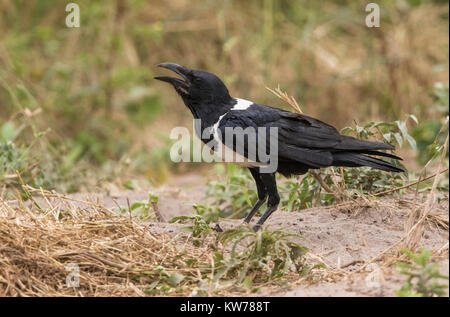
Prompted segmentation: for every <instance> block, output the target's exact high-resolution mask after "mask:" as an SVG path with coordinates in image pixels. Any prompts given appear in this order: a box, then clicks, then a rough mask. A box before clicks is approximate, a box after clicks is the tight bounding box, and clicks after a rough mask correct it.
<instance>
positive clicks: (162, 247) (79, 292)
mask: <svg viewBox="0 0 450 317" xmlns="http://www.w3.org/2000/svg"><path fill="white" fill-rule="evenodd" d="M46 193H48V192H44V191H42V194H43V201H44V202H41V204H48V207H46V208H45V210H46V212H42V211H41V210H40V208H38V207H36V205H33V206H31V207H29V206H27V205H26V204H25V203H23V202H22V201H20V199H18V201H17V202H16V203H10V202H8V201H5V200H1V199H0V296H143V295H145V293H144V292H145V290H146V289H148V287H149V285H151V284H152V283H153V282H155V281H158V280H160V277H161V266H162V267H164V272H167V273H168V274H169V275H170V274H171V273H172V272H177V273H178V274H180V273H181V274H183V275H184V276H186V277H187V278H185V279H184V280H183V281H181V282H180V283H179V284H178V285H177V287H176V288H173V293H169V295H187V294H188V292H189V288H188V287H185V286H187V285H188V284H189V283H191V281H192V280H193V279H192V277H193V276H197V269H193V268H189V267H187V265H186V263H187V259H196V260H198V261H199V262H202V261H204V263H205V262H206V261H208V259H207V258H205V255H204V252H202V250H201V249H200V248H196V247H193V246H192V245H191V244H189V243H177V241H176V239H177V238H176V237H175V238H174V237H172V236H169V235H167V234H164V233H161V234H155V233H151V232H149V231H148V230H146V228H145V227H144V226H142V225H139V224H138V223H135V222H134V221H133V220H130V219H129V218H127V217H123V216H117V215H115V214H114V213H113V212H111V211H109V210H107V209H106V208H104V207H102V206H100V205H98V204H95V203H92V202H82V203H80V201H78V202H77V204H78V206H77V207H75V206H74V204H73V202H71V199H70V198H69V197H66V196H62V195H58V196H59V197H57V198H55V197H52V196H56V194H55V193H53V194H49V195H47V194H46ZM36 203H37V202H36ZM80 205H81V207H80ZM70 263H73V264H76V265H78V267H79V271H80V275H79V280H80V283H79V287H67V284H66V279H67V277H68V274H69V273H70V272H71V271H67V270H66V269H67V267H68V264H70ZM155 268H159V269H155ZM189 277H190V278H189Z"/></svg>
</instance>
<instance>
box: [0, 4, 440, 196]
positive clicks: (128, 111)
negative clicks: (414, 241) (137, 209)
mask: <svg viewBox="0 0 450 317" xmlns="http://www.w3.org/2000/svg"><path fill="white" fill-rule="evenodd" d="M68 2H69V1H61V0H26V1H25V0H0V184H1V185H3V189H4V188H5V187H11V186H15V185H20V183H21V182H24V183H28V184H31V185H32V186H43V187H45V188H56V189H58V190H62V191H66V192H72V191H80V190H86V189H92V188H98V187H99V186H100V187H101V186H103V185H102V184H104V183H107V182H116V183H118V184H122V185H124V186H125V187H126V186H129V187H132V185H131V183H130V180H132V179H134V178H136V177H139V178H142V179H146V180H148V181H150V182H152V183H161V182H164V181H166V180H167V179H168V177H169V175H171V174H172V173H181V172H184V171H186V170H189V169H190V168H192V166H194V167H195V166H197V167H198V165H194V164H171V162H170V158H169V155H168V153H169V148H170V144H171V141H170V139H169V138H168V135H169V133H170V130H171V129H172V128H173V127H174V126H180V125H183V126H187V127H189V128H191V126H192V118H191V114H190V112H189V111H188V110H187V109H186V108H185V107H184V105H183V104H182V102H181V100H180V99H179V97H178V96H176V94H175V93H174V91H173V89H171V88H170V87H168V86H167V85H163V84H161V83H160V82H157V81H155V80H153V76H154V75H156V73H157V72H160V71H161V69H157V68H156V67H155V65H156V64H158V63H160V62H167V61H170V62H176V63H178V64H182V65H185V66H188V67H190V68H201V69H206V70H209V71H211V72H214V73H216V74H218V75H219V76H220V77H221V78H222V79H223V80H224V81H225V83H226V84H227V85H228V87H229V89H230V92H231V94H232V95H233V96H238V97H241V98H246V99H251V100H255V101H258V102H261V103H266V104H270V105H273V106H278V107H286V105H284V104H283V103H282V101H281V100H279V99H277V98H276V97H275V96H273V95H272V94H270V93H269V92H268V91H267V90H266V89H265V86H267V87H271V88H273V87H277V86H278V85H280V86H281V87H282V88H283V90H285V91H287V92H288V93H289V94H290V95H292V96H294V97H295V98H296V99H297V100H298V101H299V103H300V104H301V106H302V109H303V111H304V112H305V113H308V114H309V115H312V116H316V117H318V118H320V119H321V120H323V121H325V122H328V123H330V124H333V125H335V126H336V127H338V128H344V127H345V126H349V125H350V126H352V125H355V123H356V124H359V125H364V124H365V123H367V122H369V121H394V120H397V119H402V120H404V119H405V118H406V117H407V115H408V114H414V115H415V116H416V117H417V118H418V121H419V124H418V125H417V124H415V123H414V122H413V121H411V120H409V121H408V127H409V128H410V131H412V132H411V134H412V135H413V136H414V137H415V139H416V141H417V146H418V149H417V151H413V150H412V149H410V148H408V145H407V144H405V146H404V148H402V149H400V153H401V154H402V155H404V156H405V157H406V158H407V160H406V163H405V165H406V166H407V167H409V168H412V169H414V168H417V167H420V166H421V165H423V164H425V163H426V162H427V160H428V159H429V156H430V154H429V152H428V150H427V148H428V147H429V145H430V144H432V143H433V141H434V139H435V138H436V135H437V134H438V132H439V131H440V130H441V128H442V125H443V124H445V123H444V120H443V118H445V117H446V116H448V102H449V101H448V100H449V95H448V94H449V93H448V76H449V61H448V58H449V42H448V41H449V40H448V37H449V24H448V23H449V7H448V2H447V1H431V0H428V1H427V0H395V1H387V0H383V1H377V3H378V4H379V6H380V8H381V27H379V28H368V27H366V25H365V18H366V15H367V14H368V13H367V12H365V6H366V4H367V3H368V2H370V1H350V0H332V1H306V0H304V1H300V0H298V1H287V0H279V1H275V0H258V1H237V0H227V1H211V0H174V1H157V0H152V1H144V0H110V1H88V0H78V1H75V2H76V3H77V4H79V6H80V11H81V12H80V13H81V27H80V28H67V27H66V26H65V19H66V15H67V14H68V13H67V12H65V6H66V5H67V3H68ZM444 137H445V135H444ZM16 171H19V172H20V177H19V175H18V174H17V173H16ZM127 184H128V185H127ZM0 190H2V189H1V188H0Z"/></svg>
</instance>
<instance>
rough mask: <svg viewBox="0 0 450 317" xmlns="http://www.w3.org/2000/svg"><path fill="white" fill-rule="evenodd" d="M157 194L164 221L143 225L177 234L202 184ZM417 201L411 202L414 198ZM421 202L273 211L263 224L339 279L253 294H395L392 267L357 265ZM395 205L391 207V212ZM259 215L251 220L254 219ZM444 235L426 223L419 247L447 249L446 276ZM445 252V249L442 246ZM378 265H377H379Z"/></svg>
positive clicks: (116, 199)
mask: <svg viewBox="0 0 450 317" xmlns="http://www.w3.org/2000/svg"><path fill="white" fill-rule="evenodd" d="M155 192H156V193H157V194H158V196H159V202H158V212H159V213H160V216H161V218H162V219H163V221H161V222H148V223H147V224H146V225H147V226H148V229H149V230H150V231H154V232H166V233H172V234H175V233H178V232H179V229H180V227H181V226H183V225H181V224H171V223H168V221H169V220H170V219H171V218H173V217H174V216H179V215H189V214H191V213H192V212H193V209H192V207H191V205H192V203H194V202H199V201H201V200H202V199H204V193H205V185H204V184H203V183H202V180H201V178H199V177H196V176H192V175H187V176H182V177H178V178H176V179H175V181H172V182H170V183H168V184H166V185H165V186H162V187H160V188H158V189H156V190H155ZM72 196H73V197H74V198H78V199H82V200H86V199H89V200H92V201H99V202H101V204H102V205H104V206H105V207H107V208H114V207H117V206H118V205H120V206H126V205H127V203H128V202H127V200H128V201H129V202H131V203H133V202H135V201H141V200H146V199H147V198H148V193H147V192H144V191H123V192H116V193H109V194H75V195H72ZM414 199H416V200H414ZM423 199H425V197H423V196H419V197H416V198H414V195H407V196H404V197H402V198H401V199H399V198H394V197H392V198H383V199H380V200H378V201H376V203H373V202H372V203H371V202H365V203H364V202H362V203H361V205H359V206H356V207H355V206H354V205H352V207H351V208H349V207H346V206H345V205H344V206H337V207H336V206H333V207H321V208H311V209H306V210H301V211H294V212H284V211H277V212H275V213H274V214H273V215H272V216H271V217H270V218H269V220H268V221H267V222H266V224H267V226H270V228H273V229H276V228H283V229H285V230H287V231H290V232H292V233H296V234H300V235H301V236H302V237H303V238H302V239H301V240H299V241H298V242H299V243H300V244H301V245H303V246H306V247H307V248H308V249H309V250H310V253H312V254H313V255H314V256H316V257H318V258H320V259H321V260H322V261H323V262H324V263H325V264H326V266H327V267H328V268H330V269H333V270H337V271H339V270H342V271H345V272H347V273H348V272H350V273H351V274H344V275H345V276H343V277H342V278H337V279H334V278H330V279H321V280H319V281H316V282H308V283H302V284H301V285H293V286H292V285H291V286H290V287H288V288H285V289H284V288H283V289H279V290H276V291H273V290H271V291H270V292H269V291H268V292H265V293H263V294H261V293H258V294H256V296H261V295H264V296H395V290H397V289H399V288H400V287H401V286H402V285H403V283H404V281H405V277H403V276H402V275H400V274H398V272H397V269H396V268H395V266H393V265H390V266H386V265H379V264H377V263H373V264H370V265H369V266H368V267H366V268H365V269H363V270H361V271H358V269H359V268H360V267H361V265H362V264H363V263H364V262H366V261H369V260H370V259H372V258H373V257H375V256H377V255H378V254H380V253H381V252H383V251H384V250H386V249H387V248H388V247H389V246H391V245H393V244H394V243H396V242H397V241H398V240H399V239H400V238H401V237H402V235H403V232H404V231H403V230H404V227H403V226H404V224H405V222H406V220H407V218H408V214H409V212H410V211H411V209H412V208H413V207H414V206H415V205H416V204H419V203H420V202H422V200H423ZM392 206H395V208H392ZM434 213H435V214H437V215H440V216H442V217H444V218H446V219H448V216H449V208H448V201H441V202H440V204H439V207H438V208H437V209H436V210H435V211H434ZM257 218H258V217H257V216H255V219H254V221H256V219H257ZM240 223H241V220H228V219H227V220H223V221H221V222H220V226H221V227H222V228H223V229H228V228H230V227H233V226H237V225H239V224H240ZM448 241H449V232H448V230H445V229H443V228H442V227H440V226H438V225H437V224H435V223H434V222H431V221H430V222H428V224H427V227H426V231H425V234H424V236H423V238H422V241H421V245H423V246H424V247H426V248H428V249H431V250H439V249H441V248H443V247H444V246H445V245H446V244H447V248H446V249H447V251H445V252H444V253H443V255H442V256H441V257H440V258H437V259H435V260H436V261H438V262H439V263H440V267H441V271H442V273H443V274H445V275H447V276H448V274H449V260H448ZM444 249H445V247H444ZM380 264H381V263H380Z"/></svg>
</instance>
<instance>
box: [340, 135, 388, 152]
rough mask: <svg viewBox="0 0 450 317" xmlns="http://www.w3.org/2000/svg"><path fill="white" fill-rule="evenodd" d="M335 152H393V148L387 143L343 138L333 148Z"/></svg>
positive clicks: (349, 137)
mask: <svg viewBox="0 0 450 317" xmlns="http://www.w3.org/2000/svg"><path fill="white" fill-rule="evenodd" d="M335 149H336V150H346V151H360V152H361V151H375V150H394V149H395V148H394V147H393V146H392V145H390V144H387V143H383V142H375V141H366V140H360V139H355V138H354V137H351V136H343V139H342V141H341V142H340V143H339V144H338V145H337V146H336V147H335Z"/></svg>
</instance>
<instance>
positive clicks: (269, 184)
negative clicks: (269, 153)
mask: <svg viewBox="0 0 450 317" xmlns="http://www.w3.org/2000/svg"><path fill="white" fill-rule="evenodd" d="M260 178H261V180H262V182H263V183H264V186H265V188H266V191H267V193H268V194H269V199H268V200H267V209H266V211H265V212H264V214H263V215H262V217H261V218H260V219H259V220H258V222H257V223H256V225H255V226H254V227H253V230H254V231H258V230H259V228H261V226H262V225H263V223H264V222H265V221H266V220H267V218H269V216H270V215H271V214H272V213H273V212H274V211H275V210H277V208H278V204H279V203H280V196H279V195H278V190H277V182H276V180H275V173H272V174H269V173H261V174H260Z"/></svg>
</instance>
